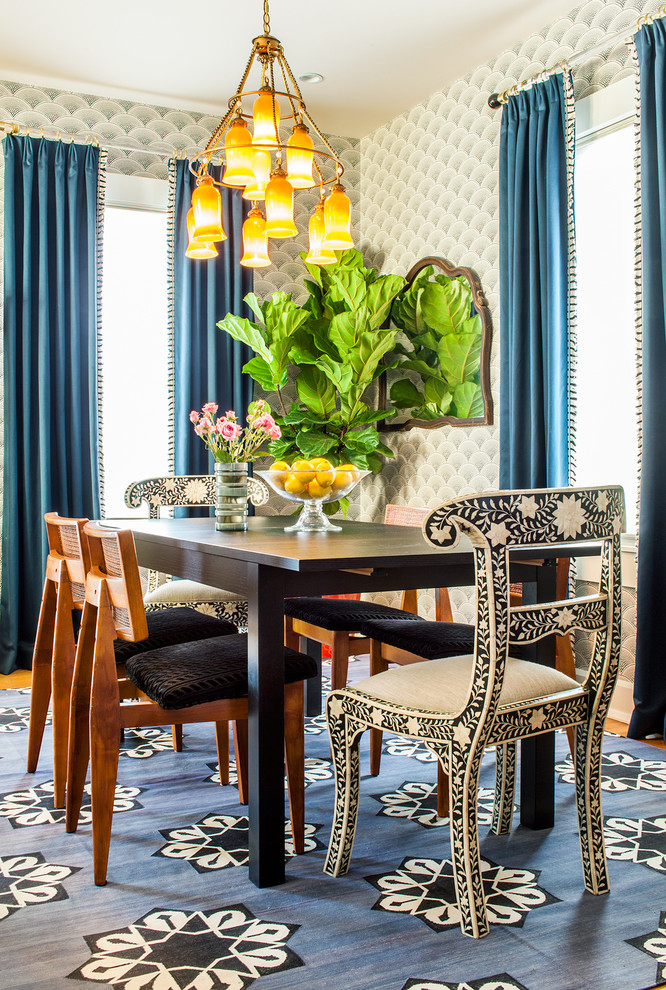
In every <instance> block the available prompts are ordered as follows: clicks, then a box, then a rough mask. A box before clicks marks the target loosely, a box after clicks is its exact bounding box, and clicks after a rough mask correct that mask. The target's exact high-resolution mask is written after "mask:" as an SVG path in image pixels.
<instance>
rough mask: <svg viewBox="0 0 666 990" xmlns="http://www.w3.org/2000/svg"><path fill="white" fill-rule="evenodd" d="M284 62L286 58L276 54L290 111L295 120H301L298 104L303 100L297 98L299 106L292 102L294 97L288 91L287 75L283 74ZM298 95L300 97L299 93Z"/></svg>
mask: <svg viewBox="0 0 666 990" xmlns="http://www.w3.org/2000/svg"><path fill="white" fill-rule="evenodd" d="M285 63H286V60H285V59H284V57H282V58H281V57H279V56H278V64H279V66H280V72H281V73H282V81H283V83H284V89H285V92H286V94H287V99H288V100H289V104H290V106H291V112H292V113H293V115H294V120H295V121H296V122H299V121H300V120H301V109H300V105H302V103H303V101H302V100H301V99H299V104H300V105H299V107H296V104H295V103H294V97H293V96H292V95H291V93H290V92H289V83H288V82H287V76H286V74H285V68H284V67H285ZM286 64H287V68H289V65H288V63H286ZM298 95H299V97H300V93H299V94H298Z"/></svg>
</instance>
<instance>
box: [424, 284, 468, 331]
mask: <svg viewBox="0 0 666 990" xmlns="http://www.w3.org/2000/svg"><path fill="white" fill-rule="evenodd" d="M420 302H421V311H422V313H423V319H424V322H425V323H426V325H427V326H428V327H430V328H431V329H432V330H436V331H437V332H438V333H441V334H449V333H455V332H456V331H457V329H458V328H459V326H460V324H461V323H463V322H464V320H466V319H468V318H469V316H470V313H471V307H472V290H471V288H470V286H469V283H468V282H466V281H461V280H459V279H457V278H446V277H445V280H443V281H431V282H427V283H425V285H424V286H423V294H422V295H421V299H420Z"/></svg>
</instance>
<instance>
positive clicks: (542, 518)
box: [325, 487, 624, 938]
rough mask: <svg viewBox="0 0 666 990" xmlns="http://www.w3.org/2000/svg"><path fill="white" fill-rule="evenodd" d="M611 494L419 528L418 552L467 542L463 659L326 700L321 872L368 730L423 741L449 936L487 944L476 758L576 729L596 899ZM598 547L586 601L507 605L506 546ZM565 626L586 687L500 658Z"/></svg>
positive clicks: (579, 787) (612, 561) (352, 793)
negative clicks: (586, 653)
mask: <svg viewBox="0 0 666 990" xmlns="http://www.w3.org/2000/svg"><path fill="white" fill-rule="evenodd" d="M623 528H624V493H623V491H622V489H621V488H619V487H609V488H597V489H582V488H581V489H573V488H571V489H547V490H540V491H525V492H497V493H487V494H481V495H474V496H471V497H467V498H461V499H455V500H452V501H449V502H446V503H445V504H444V505H442V506H440V507H439V508H438V509H435V510H434V511H433V512H432V513H431V514H430V516H429V517H428V519H427V520H426V523H425V525H424V533H425V536H426V539H427V540H428V542H430V543H432V544H433V545H434V546H438V547H442V548H448V547H453V546H455V545H456V544H457V542H458V540H459V538H460V535H461V534H464V535H465V536H466V537H468V539H469V540H470V542H471V544H472V547H473V550H474V558H475V566H476V586H477V622H476V646H475V650H474V653H473V655H467V656H460V657H456V658H449V659H447V660H428V661H424V662H423V663H416V664H410V665H408V666H400V667H392V668H391V669H389V670H386V671H384V672H383V673H380V674H375V675H374V676H373V677H369V678H367V679H366V680H364V681H360V682H359V683H358V684H356V685H355V686H354V687H351V688H346V689H343V690H338V691H332V692H331V693H330V694H329V696H328V701H327V716H328V725H329V732H330V735H331V744H332V750H333V757H334V766H335V778H336V804H335V816H334V820H333V827H332V831H331V841H330V846H329V850H328V855H327V859H326V864H325V872H327V873H329V874H332V875H333V876H338V875H340V874H342V873H346V871H347V869H348V867H349V860H350V857H351V852H352V845H353V841H354V832H355V829H356V818H357V813H358V801H359V776H360V774H359V741H360V737H361V734H362V733H363V731H364V730H365V729H366V728H368V727H372V726H375V727H378V728H382V729H384V730H387V731H390V732H393V733H397V734H398V735H403V736H408V737H410V738H414V739H418V740H421V741H422V742H424V743H425V744H426V745H427V746H428V747H429V748H430V749H431V750H432V751H433V752H434V753H435V755H436V756H437V758H438V759H439V760H440V762H441V763H442V764H443V766H444V768H445V769H446V770H447V771H448V773H449V777H450V787H451V811H450V837H451V858H452V863H453V873H454V882H455V888H456V898H457V901H458V907H459V910H460V916H461V922H460V925H461V928H462V931H463V932H464V933H465V934H466V935H470V936H472V937H474V938H480V937H481V936H483V935H486V934H487V933H488V919H487V912H486V903H485V897H484V891H483V883H482V879H481V870H480V861H479V844H478V821H477V795H478V786H479V770H480V764H481V757H482V755H483V751H484V749H485V747H486V746H498V745H500V744H504V743H507V742H508V743H510V742H513V741H515V740H518V739H523V738H526V737H528V736H533V735H537V734H539V733H543V732H550V731H552V730H554V729H559V728H566V727H567V726H575V731H576V759H575V763H576V803H577V811H578V824H579V832H580V846H581V855H582V862H583V877H584V882H585V887H586V889H587V890H588V891H590V892H591V893H593V894H603V893H606V892H607V891H608V890H609V882H608V872H607V866H606V856H605V851H604V841H603V824H602V815H601V787H600V764H601V744H602V737H603V727H604V721H605V718H606V714H607V711H608V705H609V702H610V698H611V694H612V692H613V687H614V685H615V680H616V677H617V669H618V660H619V654H620V621H621V614H620V610H621V602H620V595H621V577H620V534H621V532H622V530H623ZM589 541H598V542H599V543H600V544H601V576H600V580H599V586H598V590H597V592H596V593H595V594H593V595H588V596H585V597H582V598H570V599H568V600H565V601H556V602H546V603H539V604H537V605H525V606H520V607H511V606H510V604H509V551H510V550H515V549H516V548H519V547H530V548H532V547H543V546H548V545H552V544H555V545H557V544H560V545H562V544H576V543H583V542H589ZM573 629H584V630H588V631H594V632H595V645H594V652H593V656H592V660H591V662H590V665H589V668H588V671H587V674H586V677H585V680H584V682H583V683H582V684H578V683H577V682H576V681H575V680H573V679H572V678H570V677H568V676H567V675H566V674H563V673H561V672H560V671H557V670H553V669H552V668H550V667H546V666H543V665H541V664H537V663H531V662H529V661H526V660H519V659H516V658H513V657H511V656H510V654H509V645H510V643H512V644H524V643H534V642H536V641H537V640H539V639H541V638H542V637H543V636H545V635H550V634H558V633H559V634H561V633H563V632H567V631H569V630H573Z"/></svg>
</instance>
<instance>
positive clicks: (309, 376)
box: [296, 365, 337, 419]
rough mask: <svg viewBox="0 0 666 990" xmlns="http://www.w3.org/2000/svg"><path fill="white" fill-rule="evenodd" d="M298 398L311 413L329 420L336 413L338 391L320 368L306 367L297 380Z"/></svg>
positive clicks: (302, 369) (301, 370)
mask: <svg viewBox="0 0 666 990" xmlns="http://www.w3.org/2000/svg"><path fill="white" fill-rule="evenodd" d="M296 391H297V392H298V397H299V399H300V400H301V402H302V403H303V405H304V406H306V408H307V409H309V410H310V411H311V412H314V413H316V414H317V415H318V416H321V417H322V418H325V419H326V418H328V417H329V416H330V415H331V414H332V413H333V412H334V411H335V399H336V395H337V393H336V391H335V388H334V387H333V384H332V383H331V382H330V381H329V380H328V378H327V377H326V375H325V374H324V373H323V372H322V371H320V369H319V368H317V367H313V366H312V365H306V366H305V367H304V368H301V369H300V371H299V374H298V378H297V379H296Z"/></svg>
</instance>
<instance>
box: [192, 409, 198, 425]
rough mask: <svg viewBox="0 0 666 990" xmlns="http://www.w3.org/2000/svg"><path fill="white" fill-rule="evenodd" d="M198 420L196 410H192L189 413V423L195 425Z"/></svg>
mask: <svg viewBox="0 0 666 990" xmlns="http://www.w3.org/2000/svg"><path fill="white" fill-rule="evenodd" d="M198 419H199V413H198V412H197V411H196V409H193V410H192V412H191V413H190V423H196V422H197V420H198Z"/></svg>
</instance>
